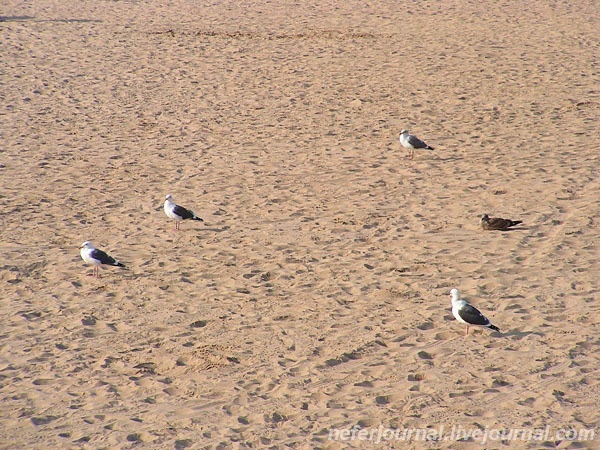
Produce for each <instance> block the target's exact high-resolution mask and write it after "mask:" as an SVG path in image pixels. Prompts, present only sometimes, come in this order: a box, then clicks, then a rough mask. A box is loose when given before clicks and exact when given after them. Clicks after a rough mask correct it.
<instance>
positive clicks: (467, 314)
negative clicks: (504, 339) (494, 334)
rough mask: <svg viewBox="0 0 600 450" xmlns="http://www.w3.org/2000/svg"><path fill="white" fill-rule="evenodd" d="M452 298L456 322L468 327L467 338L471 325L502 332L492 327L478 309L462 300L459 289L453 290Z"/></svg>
mask: <svg viewBox="0 0 600 450" xmlns="http://www.w3.org/2000/svg"><path fill="white" fill-rule="evenodd" d="M450 296H451V297H452V314H453V315H454V317H455V318H456V320H458V321H459V322H461V323H464V324H466V325H467V332H466V333H465V336H466V335H468V334H469V326H471V325H472V326H476V327H482V328H489V329H490V330H494V331H498V332H500V329H499V328H498V327H497V326H495V325H492V323H491V322H490V321H489V319H488V318H487V317H485V316H484V315H483V314H481V312H479V310H478V309H477V308H475V307H474V306H471V305H469V304H468V303H467V301H466V300H463V299H461V298H460V292H458V289H452V290H451V291H450Z"/></svg>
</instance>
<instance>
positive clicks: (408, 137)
mask: <svg viewBox="0 0 600 450" xmlns="http://www.w3.org/2000/svg"><path fill="white" fill-rule="evenodd" d="M400 144H401V145H402V147H404V148H405V149H407V150H408V157H409V158H410V159H413V158H414V157H415V149H424V150H433V149H434V148H433V147H430V146H429V145H427V144H426V143H425V142H423V141H422V140H421V139H419V138H418V137H416V136H415V135H412V134H409V132H408V130H402V131H401V132H400Z"/></svg>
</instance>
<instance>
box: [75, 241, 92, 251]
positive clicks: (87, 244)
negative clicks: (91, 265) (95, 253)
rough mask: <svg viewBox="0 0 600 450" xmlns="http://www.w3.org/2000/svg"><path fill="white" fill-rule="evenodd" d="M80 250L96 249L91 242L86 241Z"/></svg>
mask: <svg viewBox="0 0 600 450" xmlns="http://www.w3.org/2000/svg"><path fill="white" fill-rule="evenodd" d="M79 248H80V249H82V248H94V244H92V243H91V242H90V241H85V242H84V243H83V244H81V246H80V247H79Z"/></svg>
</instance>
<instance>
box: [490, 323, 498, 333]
mask: <svg viewBox="0 0 600 450" xmlns="http://www.w3.org/2000/svg"><path fill="white" fill-rule="evenodd" d="M488 328H489V329H490V330H494V331H497V332H498V333H500V328H498V327H497V326H496V325H492V324H490V326H489V327H488Z"/></svg>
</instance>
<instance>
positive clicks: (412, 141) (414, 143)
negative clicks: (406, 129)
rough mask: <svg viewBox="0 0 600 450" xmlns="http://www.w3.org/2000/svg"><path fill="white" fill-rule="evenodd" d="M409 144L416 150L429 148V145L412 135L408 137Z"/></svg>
mask: <svg viewBox="0 0 600 450" xmlns="http://www.w3.org/2000/svg"><path fill="white" fill-rule="evenodd" d="M406 140H407V141H408V143H409V144H410V145H412V146H413V147H414V148H429V145H427V144H426V143H425V142H423V141H422V140H421V139H419V138H418V137H416V136H413V135H412V134H409V135H408V136H407V139H406Z"/></svg>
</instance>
